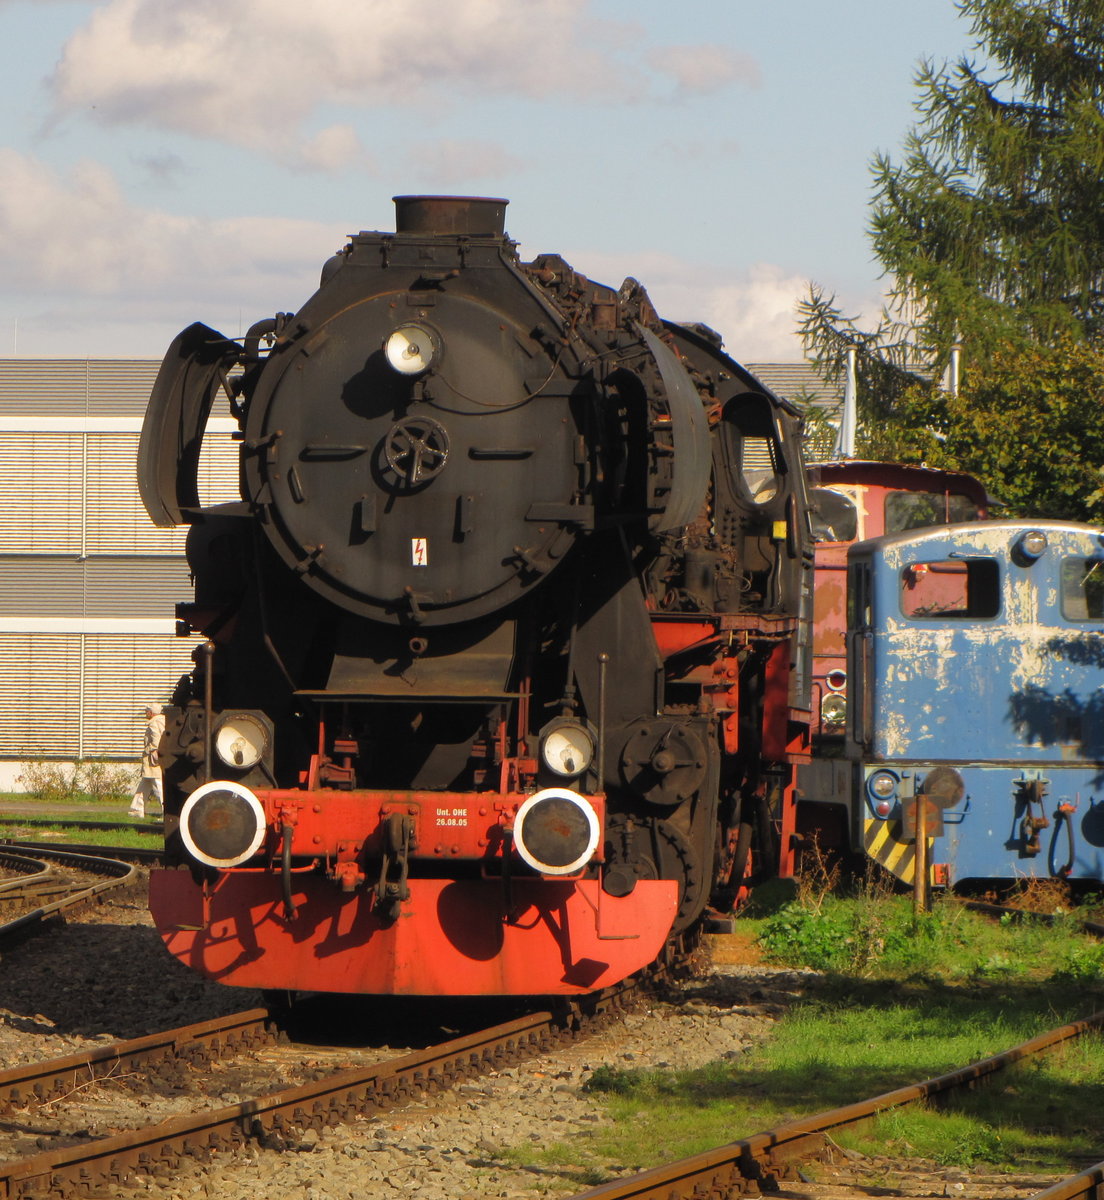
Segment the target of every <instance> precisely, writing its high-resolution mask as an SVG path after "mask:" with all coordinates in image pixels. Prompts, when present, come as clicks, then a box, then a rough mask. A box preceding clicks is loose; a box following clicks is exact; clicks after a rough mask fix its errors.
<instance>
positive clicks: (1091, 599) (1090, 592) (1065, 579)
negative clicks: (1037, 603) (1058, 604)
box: [1062, 558, 1104, 621]
mask: <svg viewBox="0 0 1104 1200" xmlns="http://www.w3.org/2000/svg"><path fill="white" fill-rule="evenodd" d="M1062 616H1063V617H1065V618H1066V620H1067V621H1104V559H1100V558H1066V559H1063V560H1062Z"/></svg>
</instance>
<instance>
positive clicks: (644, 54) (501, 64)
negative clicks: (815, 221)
mask: <svg viewBox="0 0 1104 1200" xmlns="http://www.w3.org/2000/svg"><path fill="white" fill-rule="evenodd" d="M590 6H591V0H527V2H526V3H519V2H518V0H422V2H421V3H419V4H418V5H417V6H410V5H407V4H399V3H395V0H358V3H356V4H348V3H346V2H345V0H314V2H313V3H312V4H309V5H303V4H301V3H300V2H299V0H189V2H188V3H187V4H166V3H165V2H164V0H106V3H103V4H102V5H101V6H100V7H98V8H97V9H96V10H95V11H94V12H93V14H92V15H91V17H90V19H89V20H88V22H87V24H86V25H85V26H83V27H82V28H81V29H80V30H79V31H78V32H77V33H75V34H74V35H73V37H72V38H71V39H70V40H69V42H68V44H67V45H66V46H65V48H64V51H63V53H62V56H61V59H60V61H59V63H58V65H57V68H56V70H55V73H54V76H53V79H52V89H53V94H54V101H55V109H56V112H57V114H59V115H67V114H71V113H84V114H86V115H89V116H93V117H95V118H96V119H98V120H101V121H104V122H106V123H109V124H112V123H124V122H125V123H144V124H148V125H153V126H157V127H160V128H167V129H172V130H177V131H179V132H184V133H189V134H193V135H196V136H200V137H206V138H215V139H219V140H223V141H228V142H232V143H235V144H238V145H243V146H248V147H251V148H255V149H259V150H264V151H266V152H268V153H271V154H273V155H275V156H276V157H281V156H283V157H285V158H288V159H290V160H294V159H295V157H296V154H297V151H296V150H295V144H296V143H298V142H300V141H302V140H303V134H302V130H303V128H304V126H305V125H306V124H307V123H308V122H309V120H310V119H311V118H312V116H314V115H315V114H316V113H317V112H318V110H320V109H322V108H323V107H332V106H356V107H378V108H380V109H381V110H383V111H385V112H388V113H394V112H396V111H409V110H410V109H419V110H421V111H422V112H423V113H431V112H432V105H433V104H434V103H437V104H439V103H440V102H441V100H442V98H445V99H449V98H451V99H452V100H453V101H455V98H456V96H457V95H463V94H470V95H476V96H487V95H495V94H502V95H510V96H521V97H527V98H530V99H537V100H544V99H548V98H552V97H557V98H562V97H568V98H570V99H572V100H579V99H590V100H592V101H595V102H597V101H599V100H601V101H603V102H605V103H630V102H634V101H639V100H641V99H644V98H646V97H647V96H648V95H658V94H659V93H660V92H661V91H664V90H667V88H666V86H665V85H661V79H664V80H665V79H666V78H667V77H673V78H674V80H675V82H676V86H677V88H678V89H679V90H681V91H684V92H685V91H695V92H701V91H707V90H711V89H713V88H717V87H722V86H725V85H727V84H728V83H729V82H731V81H732V80H734V79H738V78H747V77H748V76H749V74H750V73H752V72H751V65H750V60H747V59H746V58H745V57H744V56H740V55H736V54H730V53H729V52H728V51H726V50H723V49H720V48H715V47H705V48H702V47H670V48H667V49H666V50H664V51H663V52H662V53H659V54H657V55H655V56H654V57H655V62H654V63H650V62H649V55H648V51H647V48H646V46H645V45H644V44H643V42H644V37H645V32H644V31H643V30H641V29H638V28H636V27H634V26H630V25H625V26H622V27H619V28H618V30H617V33H618V36H616V37H615V36H610V27H609V23H608V22H602V21H600V20H599V19H598V18H597V17H596V16H595V15H594V14H593V13H592V12H591V7H590ZM328 136H329V137H330V138H331V139H332V138H333V137H335V136H336V135H333V134H329V135H328ZM315 152H316V153H318V154H320V155H321V156H322V158H323V159H324V160H325V161H326V162H329V161H331V160H332V158H333V154H332V147H331V146H329V145H324V146H322V147H318V146H315ZM304 153H306V152H305V151H304Z"/></svg>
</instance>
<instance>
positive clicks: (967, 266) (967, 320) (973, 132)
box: [872, 0, 1104, 355]
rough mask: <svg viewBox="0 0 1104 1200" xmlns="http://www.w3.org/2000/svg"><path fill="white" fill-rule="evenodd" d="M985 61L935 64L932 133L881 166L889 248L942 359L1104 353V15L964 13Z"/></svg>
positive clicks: (1012, 0) (971, 1)
mask: <svg viewBox="0 0 1104 1200" xmlns="http://www.w3.org/2000/svg"><path fill="white" fill-rule="evenodd" d="M957 7H958V8H959V10H960V11H961V12H962V13H963V15H964V16H966V17H968V18H969V19H970V21H971V26H970V29H971V33H972V34H973V35H974V36H975V38H976V39H977V41H976V44H975V47H974V49H975V51H976V52H977V53H978V54H979V55H981V56H982V57H980V58H974V57H971V56H969V55H964V56H963V57H962V58H960V59H959V60H958V62H957V63H955V64H954V65H953V66H946V65H944V66H941V67H936V66H935V65H934V64H933V63H932V62H930V61H928V62H924V63H923V64H922V66H921V67H920V70H919V73H918V75H917V79H916V83H917V87H918V89H919V92H920V96H919V99H918V101H917V104H916V107H917V111H918V112H919V113H920V116H921V120H920V122H919V124H918V125H916V126H915V127H914V128H913V130H912V131H911V133H910V134H909V135H908V138H907V140H906V143H905V147H904V158H903V161H902V162H900V163H894V162H893V160H892V159H891V158H890V157H889V156H888V155H879V156H878V157H877V158H876V159H875V161H874V166H873V170H874V182H875V201H874V209H873V217H872V235H873V242H874V249H875V252H876V254H877V257H878V259H879V261H880V262H881V263H882V265H883V266H884V267H885V270H886V273H887V275H888V276H889V277H890V278H891V279H892V280H893V281H894V282H893V292H892V295H893V298H894V299H895V300H896V301H897V302H898V304H899V305H900V309H901V312H902V313H904V314H905V315H906V317H910V318H911V324H913V325H914V326H915V328H916V330H917V332H918V334H919V338H918V340H919V341H920V342H921V343H926V344H927V345H928V346H929V347H931V348H932V349H934V350H935V351H936V353H937V355H938V354H939V353H940V352H945V351H946V350H947V348H948V347H949V346H950V345H951V344H952V343H953V342H954V341H955V340H958V339H961V340H964V341H969V343H970V344H972V345H973V346H974V348H975V353H976V351H977V346H978V341H979V339H980V341H981V342H982V343H984V344H988V343H989V342H991V341H992V340H993V339H994V338H1001V339H1008V338H1013V339H1020V338H1026V339H1028V340H1032V341H1039V340H1043V341H1045V340H1046V339H1048V338H1050V337H1052V336H1053V335H1054V334H1055V333H1057V332H1059V331H1064V332H1068V333H1071V334H1073V336H1074V337H1085V338H1087V339H1089V340H1090V341H1094V342H1095V341H1099V340H1102V339H1104V0H958V5H957Z"/></svg>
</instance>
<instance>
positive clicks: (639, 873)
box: [606, 815, 706, 933]
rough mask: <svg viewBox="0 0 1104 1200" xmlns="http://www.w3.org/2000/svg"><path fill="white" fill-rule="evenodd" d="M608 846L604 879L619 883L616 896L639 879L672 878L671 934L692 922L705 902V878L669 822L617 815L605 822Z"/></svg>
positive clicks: (628, 888) (679, 931)
mask: <svg viewBox="0 0 1104 1200" xmlns="http://www.w3.org/2000/svg"><path fill="white" fill-rule="evenodd" d="M606 840H607V842H608V844H609V847H610V858H609V863H608V865H607V867H606V872H607V876H608V877H610V878H611V879H615V880H617V881H618V882H619V887H620V890H619V891H617V892H616V893H611V894H616V895H628V894H629V892H631V891H632V889H633V887H635V886H636V881H637V880H639V879H675V880H677V881H678V885H679V906H678V912H677V913H676V914H675V923H674V925H673V926H672V927H671V932H672V933H681V932H682V931H683V930H684V929H687V928H689V926H690V925H692V924H693V923H694V921H695V920H696V919H697V917H698V916H699V914H700V913H701V911H702V906H703V905H704V903H705V889H706V881H705V876H704V874H703V872H702V869H701V863H700V861H699V859H698V856H697V855H696V854H695V853H694V848H693V846H691V844H690V842H689V841H688V840H687V839H686V838H685V837H684V836H683V834H682V833H680V832H679V830H678V829H676V828H675V826H674V825H672V824H671V823H670V822H669V821H663V820H657V819H655V818H652V817H648V818H644V819H638V818H635V817H630V816H624V815H618V816H615V817H611V818H610V819H609V821H608V822H607V823H606Z"/></svg>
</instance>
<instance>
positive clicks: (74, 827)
mask: <svg viewBox="0 0 1104 1200" xmlns="http://www.w3.org/2000/svg"><path fill="white" fill-rule="evenodd" d="M82 820H89V821H115V820H118V822H119V824H118V826H117V827H115V828H111V829H86V828H82V827H81V825H79V824H70V822H74V821H76V822H79V821H82ZM134 820H135V818H133V817H129V816H127V815H126V809H125V807H124V808H123V809H122V811H121V812H120V811H117V810H112V811H105V810H104V809H103V808H100V809H98V810H91V811H86V810H83V809H74V810H71V811H67V813H66V815H65V816H64V817H62V818H50V817H30V816H23V815H21V814H13V813H5V812H3V811H2V807H0V838H10V839H11V840H13V841H20V842H57V843H58V844H59V845H64V844H65V843H66V842H70V843H75V844H78V845H87V846H128V847H129V846H132V847H135V848H138V849H147V848H148V849H160V848H161V846H162V845H163V843H164V839H163V837H162V836H161V834H160V833H147V832H145V831H144V830H140V829H137V828H133V827H131V825H132V822H134Z"/></svg>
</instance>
